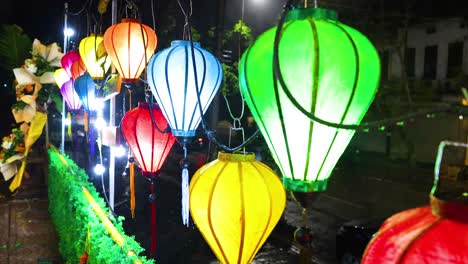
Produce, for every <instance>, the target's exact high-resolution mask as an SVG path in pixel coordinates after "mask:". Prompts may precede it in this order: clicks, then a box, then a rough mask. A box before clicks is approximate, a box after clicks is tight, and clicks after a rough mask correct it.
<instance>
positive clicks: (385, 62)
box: [380, 50, 390, 81]
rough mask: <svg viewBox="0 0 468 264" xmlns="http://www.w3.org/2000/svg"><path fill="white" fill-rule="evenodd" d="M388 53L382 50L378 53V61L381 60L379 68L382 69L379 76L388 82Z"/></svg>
mask: <svg viewBox="0 0 468 264" xmlns="http://www.w3.org/2000/svg"><path fill="white" fill-rule="evenodd" d="M389 56H390V55H389V51H388V50H384V51H382V52H381V53H380V60H381V65H380V66H381V67H382V69H381V70H382V73H381V74H380V75H381V76H382V80H383V81H387V80H388V63H389V61H388V59H389Z"/></svg>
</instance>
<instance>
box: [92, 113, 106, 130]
mask: <svg viewBox="0 0 468 264" xmlns="http://www.w3.org/2000/svg"><path fill="white" fill-rule="evenodd" d="M106 125H107V124H106V120H104V118H102V116H98V117H97V118H96V120H95V121H94V127H96V129H97V130H102V129H103V128H104V127H105V126H106Z"/></svg>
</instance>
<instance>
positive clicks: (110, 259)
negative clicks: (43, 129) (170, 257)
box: [49, 150, 154, 264]
mask: <svg viewBox="0 0 468 264" xmlns="http://www.w3.org/2000/svg"><path fill="white" fill-rule="evenodd" d="M49 157H50V163H49V212H50V215H51V217H52V220H53V222H54V224H55V229H56V230H57V233H58V235H59V237H60V242H59V250H60V253H61V255H62V257H63V258H64V260H65V261H66V263H70V264H75V263H79V259H80V256H81V255H82V254H83V253H84V252H85V244H87V245H89V248H88V250H87V251H89V252H87V253H88V255H89V263H93V264H94V263H133V262H134V261H135V260H136V258H137V257H138V259H140V260H141V263H145V264H146V263H148V264H149V263H154V262H153V261H150V260H147V259H146V258H145V257H140V256H127V252H128V251H129V250H131V251H133V252H135V254H136V255H139V254H140V253H141V252H142V251H143V248H141V246H140V245H139V244H138V243H137V242H136V241H135V240H134V238H133V237H129V236H127V235H125V233H124V232H123V228H122V220H123V217H119V219H115V220H112V222H113V224H114V225H115V227H116V228H117V230H118V231H119V232H120V233H121V234H122V236H123V237H124V239H125V245H124V246H123V247H122V248H121V247H119V246H118V245H117V244H116V243H115V242H114V240H112V238H111V237H110V236H109V233H108V232H107V230H106V229H105V227H104V226H103V225H102V224H101V221H100V220H99V218H98V217H97V215H96V214H95V213H94V211H93V209H92V208H91V206H90V205H89V203H88V201H87V200H86V198H85V196H84V194H83V191H82V186H84V187H86V188H87V189H88V191H89V192H90V193H91V195H92V196H93V198H94V199H95V200H96V202H97V203H98V204H99V205H100V206H101V208H102V209H103V210H104V211H105V212H107V211H109V209H108V207H107V206H106V203H105V202H104V200H103V199H102V198H101V197H100V196H99V194H98V192H97V191H96V189H95V188H94V186H93V185H92V183H90V182H89V181H88V175H87V174H86V172H85V171H84V170H83V169H81V168H80V167H78V166H77V165H76V164H75V163H74V162H73V161H72V160H70V159H69V158H68V157H65V159H66V161H67V162H68V167H67V166H64V164H63V163H62V161H61V160H60V157H59V154H57V153H56V152H55V151H53V150H49ZM88 230H89V237H90V239H88V241H89V242H90V243H86V242H87V234H88Z"/></svg>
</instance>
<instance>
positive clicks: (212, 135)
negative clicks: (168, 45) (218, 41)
mask: <svg viewBox="0 0 468 264" xmlns="http://www.w3.org/2000/svg"><path fill="white" fill-rule="evenodd" d="M177 3H178V4H179V7H180V9H181V11H182V13H183V14H184V16H185V19H186V21H187V24H188V30H189V34H188V37H189V38H188V40H189V41H190V50H191V52H192V54H191V55H192V56H191V57H192V65H193V69H194V77H195V88H196V91H197V92H196V95H197V105H198V109H199V111H200V119H201V125H202V128H203V131H204V132H205V134H206V136H207V137H208V139H209V141H210V143H211V142H213V143H214V144H216V145H217V146H218V147H219V148H221V149H222V150H224V151H226V152H234V151H236V150H238V149H240V148H243V147H244V146H246V145H247V144H249V143H250V142H251V141H252V140H254V139H255V138H256V137H257V136H258V135H259V134H260V130H256V131H255V132H254V133H253V134H252V135H250V136H249V137H248V138H247V140H245V141H244V142H243V143H242V144H240V145H239V146H236V147H233V148H231V147H228V146H226V145H224V144H222V143H221V142H220V141H219V140H218V139H217V138H216V135H215V133H214V132H213V131H210V130H208V129H207V126H206V121H205V119H204V117H203V107H202V105H201V100H200V91H199V89H198V77H197V74H196V72H197V66H196V62H195V48H194V45H193V39H192V26H191V23H190V17H189V16H187V12H186V11H185V10H184V8H183V7H182V4H181V3H180V0H177ZM191 13H192V2H191V1H190V15H191Z"/></svg>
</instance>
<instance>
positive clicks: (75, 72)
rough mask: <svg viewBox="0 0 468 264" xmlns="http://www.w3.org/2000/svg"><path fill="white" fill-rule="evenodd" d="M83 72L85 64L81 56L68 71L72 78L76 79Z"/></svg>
mask: <svg viewBox="0 0 468 264" xmlns="http://www.w3.org/2000/svg"><path fill="white" fill-rule="evenodd" d="M85 72H86V65H85V64H84V62H83V60H82V59H81V58H80V59H79V60H77V61H75V62H74V63H73V64H72V66H71V68H70V73H71V77H72V79H73V80H76V79H77V78H78V77H80V76H81V75H83V74H84V73H85Z"/></svg>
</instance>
